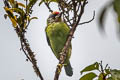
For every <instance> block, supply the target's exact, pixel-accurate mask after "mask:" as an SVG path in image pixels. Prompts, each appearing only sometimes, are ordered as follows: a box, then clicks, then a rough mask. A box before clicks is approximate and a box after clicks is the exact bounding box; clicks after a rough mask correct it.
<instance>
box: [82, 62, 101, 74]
mask: <svg viewBox="0 0 120 80" xmlns="http://www.w3.org/2000/svg"><path fill="white" fill-rule="evenodd" d="M98 69H99V63H98V62H95V63H94V64H91V65H89V66H87V67H85V68H84V69H83V70H82V71H81V72H80V73H81V74H82V73H83V72H87V71H92V70H98Z"/></svg>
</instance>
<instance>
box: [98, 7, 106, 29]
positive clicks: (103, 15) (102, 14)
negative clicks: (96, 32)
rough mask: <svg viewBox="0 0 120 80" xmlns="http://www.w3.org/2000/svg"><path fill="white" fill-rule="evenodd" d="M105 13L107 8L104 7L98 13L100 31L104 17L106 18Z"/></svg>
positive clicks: (102, 27)
mask: <svg viewBox="0 0 120 80" xmlns="http://www.w3.org/2000/svg"><path fill="white" fill-rule="evenodd" d="M106 11H107V7H104V8H103V9H102V11H101V13H100V17H99V25H100V26H99V28H100V30H102V31H104V22H105V16H106Z"/></svg>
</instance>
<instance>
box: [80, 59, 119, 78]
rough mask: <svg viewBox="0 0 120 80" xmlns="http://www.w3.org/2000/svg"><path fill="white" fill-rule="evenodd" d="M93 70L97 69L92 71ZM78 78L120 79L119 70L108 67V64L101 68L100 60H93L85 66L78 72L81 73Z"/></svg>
mask: <svg viewBox="0 0 120 80" xmlns="http://www.w3.org/2000/svg"><path fill="white" fill-rule="evenodd" d="M94 71H98V72H97V73H94ZM85 72H87V73H86V74H85V75H83V76H82V77H81V78H80V80H94V79H96V80H120V70H116V69H110V67H108V64H107V65H106V66H105V68H103V65H102V61H101V63H98V62H95V63H94V64H91V65H89V66H87V67H85V68H84V69H83V70H82V71H81V72H80V73H81V74H83V73H85Z"/></svg>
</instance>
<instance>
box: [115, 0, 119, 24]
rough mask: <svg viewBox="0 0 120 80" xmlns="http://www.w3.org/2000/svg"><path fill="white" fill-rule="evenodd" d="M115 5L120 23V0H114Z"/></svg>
mask: <svg viewBox="0 0 120 80" xmlns="http://www.w3.org/2000/svg"><path fill="white" fill-rule="evenodd" d="M113 7H114V10H115V12H116V13H117V15H118V22H119V23H120V0H114V2H113Z"/></svg>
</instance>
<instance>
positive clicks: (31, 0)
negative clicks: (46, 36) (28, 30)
mask: <svg viewBox="0 0 120 80" xmlns="http://www.w3.org/2000/svg"><path fill="white" fill-rule="evenodd" d="M29 1H30V2H29V4H28V5H27V13H29V12H30V11H31V7H32V6H33V5H34V4H35V3H36V2H37V0H29Z"/></svg>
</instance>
